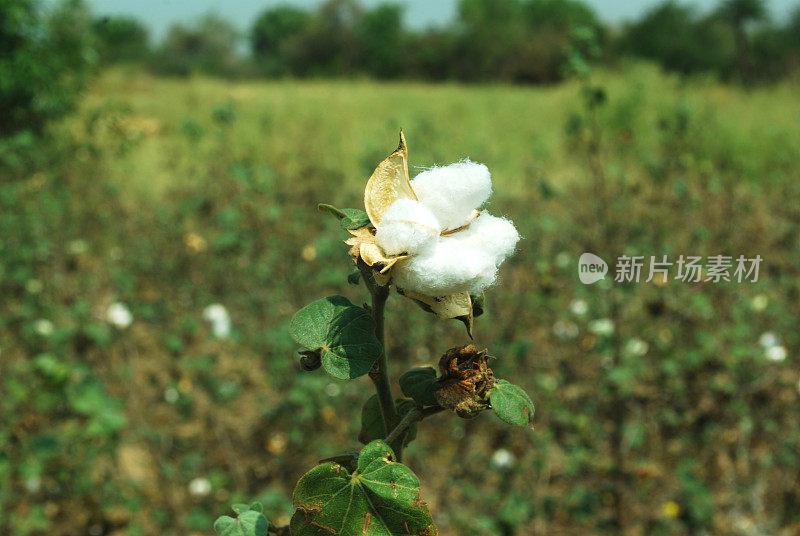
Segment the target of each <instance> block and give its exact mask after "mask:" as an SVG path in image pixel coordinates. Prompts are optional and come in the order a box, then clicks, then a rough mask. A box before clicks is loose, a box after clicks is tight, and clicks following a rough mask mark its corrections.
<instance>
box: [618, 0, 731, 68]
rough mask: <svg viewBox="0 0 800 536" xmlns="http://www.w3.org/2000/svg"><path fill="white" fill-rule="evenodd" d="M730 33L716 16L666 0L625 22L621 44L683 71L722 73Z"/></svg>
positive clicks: (727, 58) (727, 62) (727, 57)
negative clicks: (629, 22)
mask: <svg viewBox="0 0 800 536" xmlns="http://www.w3.org/2000/svg"><path fill="white" fill-rule="evenodd" d="M729 34H730V32H727V31H726V29H725V28H724V27H723V26H722V25H721V24H720V23H719V21H718V19H717V18H715V17H704V18H702V19H701V18H699V17H698V16H697V14H696V13H695V11H694V10H693V9H691V8H690V7H688V6H684V5H681V4H678V3H676V2H674V1H672V0H669V1H667V2H664V3H663V4H660V5H658V6H656V7H654V8H653V9H651V10H649V11H647V12H646V13H645V14H644V15H643V16H642V18H641V19H639V20H638V21H636V22H634V23H633V24H630V25H629V26H627V27H626V28H625V29H624V32H623V36H622V46H621V48H622V50H623V52H627V53H629V54H632V55H634V56H639V57H643V58H648V59H651V60H655V61H657V62H658V63H659V64H660V65H662V66H663V67H664V68H666V69H669V70H673V71H678V72H681V73H684V74H689V73H693V72H698V71H716V72H719V73H724V72H726V71H727V70H728V69H729V65H730V63H731V61H732V57H733V43H732V39H731V38H730V36H729Z"/></svg>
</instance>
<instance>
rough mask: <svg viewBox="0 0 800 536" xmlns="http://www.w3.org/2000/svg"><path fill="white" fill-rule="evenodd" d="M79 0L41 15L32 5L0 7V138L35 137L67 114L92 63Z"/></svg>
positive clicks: (20, 1)
mask: <svg viewBox="0 0 800 536" xmlns="http://www.w3.org/2000/svg"><path fill="white" fill-rule="evenodd" d="M89 24H90V22H89V14H88V11H87V9H86V7H85V5H84V4H83V3H82V2H81V1H80V0H68V1H66V2H63V3H61V4H59V5H57V6H55V7H54V8H53V9H52V10H50V11H46V10H45V9H44V8H43V5H42V3H40V2H38V1H37V0H5V1H4V2H3V3H2V4H0V72H2V73H3V75H2V77H0V117H2V118H3V120H2V122H0V138H4V137H8V136H11V135H15V134H21V133H22V132H24V131H26V130H30V131H32V132H34V133H38V132H39V131H40V130H41V128H42V127H43V126H44V125H45V123H46V122H47V121H48V120H50V119H52V118H55V117H58V116H60V115H62V114H64V113H65V112H66V111H68V110H69V109H70V108H71V107H72V105H73V104H74V103H75V99H76V97H77V96H78V93H79V92H80V90H81V89H82V88H83V86H84V84H85V82H86V75H87V73H88V70H89V68H90V66H91V65H92V64H93V63H94V61H95V57H96V56H95V53H94V51H93V49H92V48H91V33H90V32H89V31H88V30H89Z"/></svg>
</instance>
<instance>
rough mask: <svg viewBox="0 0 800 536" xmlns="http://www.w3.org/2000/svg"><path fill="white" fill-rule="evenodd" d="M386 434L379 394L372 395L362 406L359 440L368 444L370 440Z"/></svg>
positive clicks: (381, 437) (383, 436) (380, 437)
mask: <svg viewBox="0 0 800 536" xmlns="http://www.w3.org/2000/svg"><path fill="white" fill-rule="evenodd" d="M386 436H387V431H386V427H385V426H384V424H383V415H381V404H380V402H379V401H378V395H372V396H371V397H369V398H368V399H367V401H366V402H364V407H362V408H361V431H360V432H359V433H358V440H359V441H361V443H363V444H364V445H366V444H367V443H369V442H370V441H374V440H376V439H383V438H385V437H386Z"/></svg>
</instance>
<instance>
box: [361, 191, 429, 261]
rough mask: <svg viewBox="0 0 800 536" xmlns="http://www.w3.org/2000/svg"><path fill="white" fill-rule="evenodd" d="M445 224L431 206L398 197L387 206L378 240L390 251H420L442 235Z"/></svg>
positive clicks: (387, 252) (379, 228)
mask: <svg viewBox="0 0 800 536" xmlns="http://www.w3.org/2000/svg"><path fill="white" fill-rule="evenodd" d="M440 232H441V227H440V225H439V221H438V220H437V219H436V216H434V215H433V212H431V210H430V209H429V208H428V207H426V206H424V205H423V204H421V203H419V202H418V201H414V200H413V199H398V200H397V201H395V202H394V203H392V204H391V206H390V207H389V208H388V209H386V212H384V213H383V217H382V218H381V223H380V225H378V230H377V232H376V233H375V243H376V244H378V246H379V247H380V248H381V250H382V251H383V252H384V253H385V254H386V255H400V254H401V253H408V254H412V255H413V254H416V253H419V252H421V251H422V250H423V249H425V247H427V246H429V245H431V244H432V243H434V242H435V241H436V239H437V238H438V237H439V233H440Z"/></svg>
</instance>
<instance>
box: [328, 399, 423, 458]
mask: <svg viewBox="0 0 800 536" xmlns="http://www.w3.org/2000/svg"><path fill="white" fill-rule="evenodd" d="M395 404H396V405H397V412H398V413H399V414H400V418H403V417H404V416H405V414H406V413H408V412H409V411H411V410H412V409H414V408H415V407H416V404H415V403H414V401H413V400H409V399H407V398H401V399H398V400H396V401H395ZM418 424H419V423H414V424H412V425H411V426H410V427H409V428H408V432H406V437H405V439H403V446H404V447H407V446H408V444H409V443H411V442H412V441H413V440H414V439H416V437H417V427H418ZM387 435H388V433H387V432H386V428H385V427H384V425H383V415H382V414H381V404H380V402H379V401H378V395H372V396H371V397H369V398H368V399H367V401H366V402H364V407H363V408H361V431H360V432H359V433H358V440H359V441H361V443H363V444H364V445H366V444H367V443H369V442H370V441H374V440H376V439H384V438H385V437H386V436H387ZM332 461H337V460H332ZM339 463H341V462H339ZM341 465H345V464H343V463H342V464H341Z"/></svg>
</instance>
